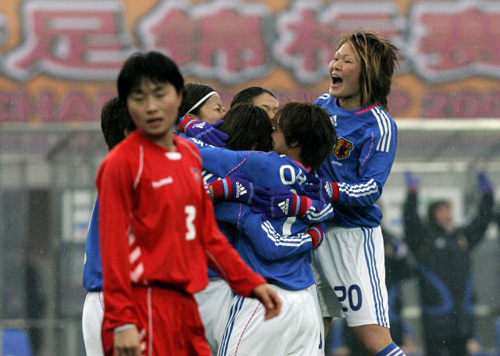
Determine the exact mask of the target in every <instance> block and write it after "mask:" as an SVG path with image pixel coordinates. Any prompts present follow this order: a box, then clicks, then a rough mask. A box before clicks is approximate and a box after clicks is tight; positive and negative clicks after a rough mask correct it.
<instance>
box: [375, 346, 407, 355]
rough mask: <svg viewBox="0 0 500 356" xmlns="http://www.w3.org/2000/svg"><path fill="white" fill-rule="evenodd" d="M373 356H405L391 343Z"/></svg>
mask: <svg viewBox="0 0 500 356" xmlns="http://www.w3.org/2000/svg"><path fill="white" fill-rule="evenodd" d="M375 356H406V355H405V353H404V352H403V351H402V350H401V349H400V348H399V346H398V345H396V344H395V343H391V344H390V345H389V346H387V347H386V348H385V349H383V350H382V351H380V352H379V353H377V354H376V355H375Z"/></svg>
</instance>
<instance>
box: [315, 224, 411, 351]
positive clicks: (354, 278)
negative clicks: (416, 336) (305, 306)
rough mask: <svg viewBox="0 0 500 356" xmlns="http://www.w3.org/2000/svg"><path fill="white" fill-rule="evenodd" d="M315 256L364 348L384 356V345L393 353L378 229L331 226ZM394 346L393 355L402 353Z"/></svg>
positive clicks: (382, 256) (382, 250) (379, 230)
mask: <svg viewBox="0 0 500 356" xmlns="http://www.w3.org/2000/svg"><path fill="white" fill-rule="evenodd" d="M315 257H316V259H317V262H318V265H319V269H320V270H321V272H322V273H323V274H324V276H325V277H326V279H327V280H328V282H329V284H330V285H331V287H332V288H333V291H334V292H335V294H336V295H337V298H338V299H339V301H340V304H341V306H342V311H343V312H344V314H345V316H346V321H347V324H348V325H349V327H350V328H352V330H353V332H354V333H355V335H356V336H357V337H358V339H359V340H360V342H361V343H362V344H363V346H364V347H365V349H366V350H367V351H368V352H369V353H370V354H371V355H385V354H386V353H385V352H386V350H385V349H386V348H387V347H390V348H391V352H393V351H394V350H392V345H393V342H392V338H391V335H390V332H389V315H388V314H389V311H388V296H387V288H386V286H385V266H384V246H383V237H382V233H381V229H380V228H379V227H378V228H350V229H346V228H340V227H336V226H332V225H330V226H328V227H327V233H326V236H325V240H324V242H323V245H322V246H321V247H320V248H319V249H317V250H316V251H315ZM395 347H396V348H397V349H396V351H395V353H393V355H398V356H399V355H404V353H403V352H402V351H400V350H399V348H398V347H397V346H396V345H395ZM380 352H382V353H380Z"/></svg>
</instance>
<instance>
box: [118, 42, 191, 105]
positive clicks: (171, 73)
mask: <svg viewBox="0 0 500 356" xmlns="http://www.w3.org/2000/svg"><path fill="white" fill-rule="evenodd" d="M143 79H149V80H151V81H152V82H153V83H170V84H172V85H173V86H174V87H175V90H176V91H177V93H181V92H182V91H183V88H184V78H183V77H182V74H181V72H180V71H179V68H178V67H177V65H176V64H175V63H174V61H172V60H171V59H170V58H169V57H167V56H165V55H164V54H162V53H160V52H156V51H150V52H146V53H141V52H137V53H134V54H132V55H131V56H130V57H129V58H128V59H127V60H126V61H125V63H124V65H123V67H122V69H121V71H120V74H119V75H118V80H117V87H118V96H119V97H120V100H121V101H123V102H124V103H126V102H127V97H128V95H129V94H130V92H131V90H132V89H133V88H135V87H137V86H139V85H140V84H141V81H142V80H143Z"/></svg>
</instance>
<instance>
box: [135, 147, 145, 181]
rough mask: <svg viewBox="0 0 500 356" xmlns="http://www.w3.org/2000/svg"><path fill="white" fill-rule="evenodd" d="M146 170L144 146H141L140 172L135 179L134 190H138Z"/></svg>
mask: <svg viewBox="0 0 500 356" xmlns="http://www.w3.org/2000/svg"><path fill="white" fill-rule="evenodd" d="M143 169H144V146H142V145H141V146H139V171H138V172H137V176H136V177H135V182H134V189H135V188H137V185H138V184H139V181H140V180H141V176H142V171H143Z"/></svg>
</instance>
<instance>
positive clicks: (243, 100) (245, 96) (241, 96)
mask: <svg viewBox="0 0 500 356" xmlns="http://www.w3.org/2000/svg"><path fill="white" fill-rule="evenodd" d="M262 94H269V95H271V96H272V97H273V98H275V99H276V95H274V93H273V92H272V91H270V90H269V89H266V88H262V87H249V88H246V89H243V90H241V91H240V92H238V93H237V94H236V95H235V96H234V98H233V100H232V101H231V107H233V106H236V105H241V104H252V103H253V99H254V98H255V97H257V96H259V95H262Z"/></svg>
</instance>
